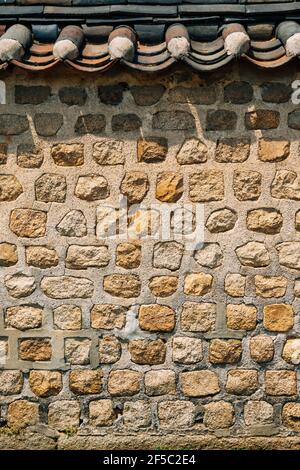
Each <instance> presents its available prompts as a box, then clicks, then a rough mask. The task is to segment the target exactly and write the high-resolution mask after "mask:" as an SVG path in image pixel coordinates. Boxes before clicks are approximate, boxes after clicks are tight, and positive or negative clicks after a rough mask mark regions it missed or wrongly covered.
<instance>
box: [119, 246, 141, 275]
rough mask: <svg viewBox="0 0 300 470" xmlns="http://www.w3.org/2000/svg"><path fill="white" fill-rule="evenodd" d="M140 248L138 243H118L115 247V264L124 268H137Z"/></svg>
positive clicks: (139, 260) (139, 259) (139, 261)
mask: <svg viewBox="0 0 300 470" xmlns="http://www.w3.org/2000/svg"><path fill="white" fill-rule="evenodd" d="M141 258H142V249H141V246H140V245H139V244H138V243H131V242H124V243H119V245H118V246H117V249H116V265H117V266H121V268H125V269H134V268H138V267H139V265H140V264H141Z"/></svg>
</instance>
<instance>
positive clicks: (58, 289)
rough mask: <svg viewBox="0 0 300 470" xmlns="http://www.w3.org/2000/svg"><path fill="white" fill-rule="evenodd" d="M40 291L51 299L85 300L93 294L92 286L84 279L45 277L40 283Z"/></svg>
mask: <svg viewBox="0 0 300 470" xmlns="http://www.w3.org/2000/svg"><path fill="white" fill-rule="evenodd" d="M41 289H42V291H43V292H44V294H45V295H47V297H50V298H51V299H72V298H81V299H87V298H89V297H91V296H92V294H93V292H94V284H93V283H92V281H90V279H86V278H84V277H74V276H49V277H48V276H46V277H44V278H43V279H42V281H41Z"/></svg>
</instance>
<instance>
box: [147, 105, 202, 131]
mask: <svg viewBox="0 0 300 470" xmlns="http://www.w3.org/2000/svg"><path fill="white" fill-rule="evenodd" d="M152 128H153V129H157V130H163V131H183V130H187V131H191V130H194V129H195V128H196V125H195V118H194V116H193V115H192V114H191V113H189V112H187V111H179V110H175V111H158V112H156V113H155V114H154V115H153V118H152Z"/></svg>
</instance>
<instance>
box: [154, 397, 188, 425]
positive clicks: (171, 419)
mask: <svg viewBox="0 0 300 470" xmlns="http://www.w3.org/2000/svg"><path fill="white" fill-rule="evenodd" d="M195 411H196V410H195V405H194V404H193V403H192V402H190V401H183V400H173V401H163V402H160V403H159V404H158V419H159V426H160V427H161V428H162V429H190V428H191V427H192V426H193V424H194V419H195Z"/></svg>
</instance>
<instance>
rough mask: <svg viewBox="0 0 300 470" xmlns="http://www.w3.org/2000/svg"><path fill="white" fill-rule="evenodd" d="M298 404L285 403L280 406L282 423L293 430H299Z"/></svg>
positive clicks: (299, 415) (299, 411) (299, 405)
mask: <svg viewBox="0 0 300 470" xmlns="http://www.w3.org/2000/svg"><path fill="white" fill-rule="evenodd" d="M299 418H300V404H299V403H286V404H285V405H283V408H282V424H283V425H284V426H286V427H288V428H290V429H293V430H294V431H297V432H299V431H300V420H299Z"/></svg>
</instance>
